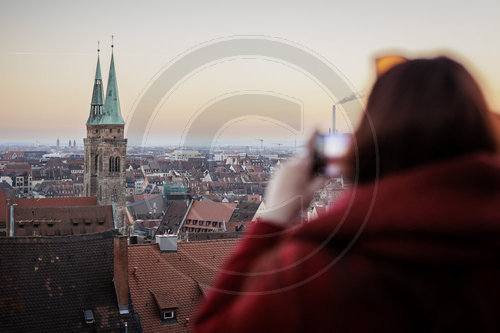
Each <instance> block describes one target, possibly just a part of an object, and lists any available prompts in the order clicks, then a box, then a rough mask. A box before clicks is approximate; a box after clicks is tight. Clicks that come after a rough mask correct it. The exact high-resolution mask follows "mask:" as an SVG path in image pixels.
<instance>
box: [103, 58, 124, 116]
mask: <svg viewBox="0 0 500 333" xmlns="http://www.w3.org/2000/svg"><path fill="white" fill-rule="evenodd" d="M100 124H106V125H125V122H124V121H123V118H122V113H121V109H120V99H119V97H118V86H117V84H116V72H115V61H114V56H113V54H111V64H110V66H109V76H108V88H107V89H106V101H105V102H104V110H103V114H102V118H101V120H100Z"/></svg>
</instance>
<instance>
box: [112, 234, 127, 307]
mask: <svg viewBox="0 0 500 333" xmlns="http://www.w3.org/2000/svg"><path fill="white" fill-rule="evenodd" d="M113 250H114V278H113V282H114V284H115V293H116V298H117V300H118V309H119V310H120V314H127V313H128V311H129V309H128V244H127V237H125V236H117V237H115V238H114V244H113Z"/></svg>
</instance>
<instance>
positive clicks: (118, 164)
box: [115, 156, 120, 172]
mask: <svg viewBox="0 0 500 333" xmlns="http://www.w3.org/2000/svg"><path fill="white" fill-rule="evenodd" d="M115 171H116V172H119V171H120V157H119V156H116V157H115Z"/></svg>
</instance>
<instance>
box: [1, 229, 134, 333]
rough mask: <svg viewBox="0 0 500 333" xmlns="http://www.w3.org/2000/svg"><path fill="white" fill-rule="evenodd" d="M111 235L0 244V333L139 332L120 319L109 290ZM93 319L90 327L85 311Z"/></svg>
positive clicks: (9, 240)
mask: <svg viewBox="0 0 500 333" xmlns="http://www.w3.org/2000/svg"><path fill="white" fill-rule="evenodd" d="M113 237H114V234H113V233H112V232H105V233H98V234H89V235H81V236H63V237H57V236H56V237H16V238H0V253H1V254H2V256H1V258H0V260H1V262H0V308H1V309H2V310H1V311H0V331H2V332H77V331H78V332H94V331H98V332H116V331H123V330H124V324H125V322H127V323H128V328H129V332H132V331H138V325H137V322H136V320H135V316H134V313H133V311H132V312H131V313H130V314H128V315H122V316H120V314H119V311H118V304H117V300H116V294H115V291H114V286H113V256H114V253H113ZM86 309H91V310H92V311H93V313H94V318H95V324H94V327H92V326H88V325H87V324H85V322H84V316H83V311H84V310H86Z"/></svg>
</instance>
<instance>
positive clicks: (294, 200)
mask: <svg viewBox="0 0 500 333" xmlns="http://www.w3.org/2000/svg"><path fill="white" fill-rule="evenodd" d="M316 135H317V133H316V132H315V133H314V134H313V135H312V136H311V137H310V138H309V140H308V144H307V151H306V154H304V156H303V157H298V158H294V159H292V160H290V161H288V162H286V163H284V164H283V165H282V166H281V167H280V169H279V170H278V171H277V172H276V174H275V175H274V177H273V178H272V179H271V181H270V183H269V185H268V187H267V190H266V194H265V196H264V204H265V210H264V212H263V213H262V215H261V216H260V217H261V219H262V220H265V221H267V222H271V223H275V224H279V225H280V226H283V227H287V226H291V225H293V224H294V223H295V222H297V219H296V218H297V217H298V215H299V212H300V211H301V210H303V209H305V208H307V207H308V206H309V203H310V202H311V200H312V198H313V196H314V193H315V192H316V191H318V190H319V189H320V188H321V187H323V186H324V184H325V182H326V177H324V176H317V175H315V174H313V172H312V165H313V159H312V148H313V144H314V140H315V138H316Z"/></svg>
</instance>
